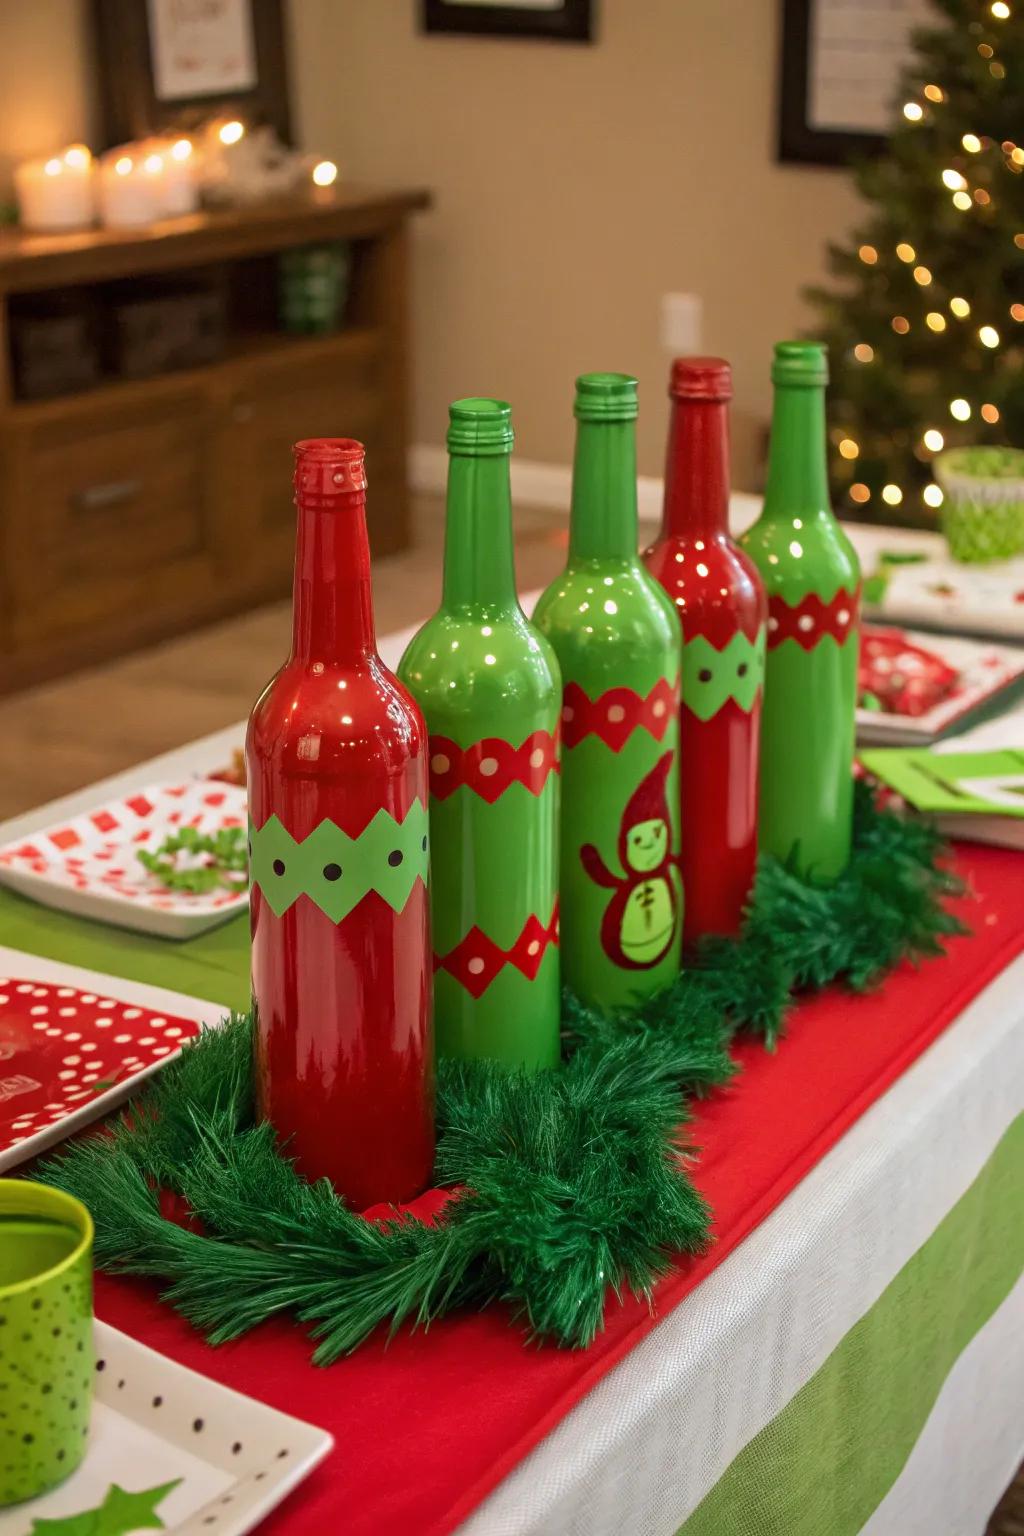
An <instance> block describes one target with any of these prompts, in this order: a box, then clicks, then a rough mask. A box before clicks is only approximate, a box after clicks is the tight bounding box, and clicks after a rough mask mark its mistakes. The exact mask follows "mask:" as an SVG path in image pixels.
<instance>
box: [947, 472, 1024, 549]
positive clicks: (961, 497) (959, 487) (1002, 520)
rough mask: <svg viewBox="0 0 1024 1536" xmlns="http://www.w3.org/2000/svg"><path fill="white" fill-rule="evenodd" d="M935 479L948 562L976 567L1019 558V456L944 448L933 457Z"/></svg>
mask: <svg viewBox="0 0 1024 1536" xmlns="http://www.w3.org/2000/svg"><path fill="white" fill-rule="evenodd" d="M935 478H936V479H937V480H938V482H939V484H940V485H941V487H942V497H943V500H942V531H943V533H944V534H945V536H946V543H947V544H948V545H949V552H950V554H951V555H952V556H953V559H954V560H961V561H964V562H966V563H969V564H981V563H982V562H984V561H988V560H1009V559H1010V558H1011V557H1012V556H1013V555H1019V554H1024V452H1022V451H1021V450H1020V449H1019V448H981V447H977V448H950V449H949V450H948V451H947V452H946V453H940V454H939V455H938V457H937V458H936V460H935Z"/></svg>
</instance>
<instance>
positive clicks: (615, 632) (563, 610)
mask: <svg viewBox="0 0 1024 1536" xmlns="http://www.w3.org/2000/svg"><path fill="white" fill-rule="evenodd" d="M574 410H575V416H576V453H575V460H574V464H573V488H572V517H571V522H570V528H569V558H568V563H567V565H566V568H565V570H564V571H563V573H562V575H561V576H559V577H558V578H557V580H556V581H554V582H552V584H551V586H550V587H548V589H547V591H546V592H545V593H544V595H543V596H542V597H541V599H540V601H539V603H538V604H537V608H536V611H535V613H534V615H533V619H534V623H535V624H536V625H537V627H538V628H539V629H540V630H542V631H543V633H544V634H545V635H547V637H548V639H549V640H550V641H551V644H552V646H553V647H554V649H555V653H556V655H557V656H558V661H559V665H560V667H561V671H562V685H563V704H562V831H561V849H562V852H561V871H562V872H561V913H562V975H563V979H564V981H565V982H566V984H567V985H568V986H569V987H570V988H571V989H572V990H573V991H574V992H575V993H576V994H577V996H579V997H581V998H582V999H583V1000H584V1001H585V1002H587V1003H591V1004H593V1005H595V1006H597V1007H601V1008H609V1009H610V1008H622V1007H627V1006H629V1005H630V1004H632V1003H636V1002H639V1001H641V1000H643V999H644V998H647V997H650V996H651V995H652V994H653V993H655V992H658V991H660V990H661V988H662V987H664V986H666V985H667V984H668V983H669V982H670V981H672V979H673V978H674V976H675V975H676V973H677V972H678V970H679V956H680V949H681V943H682V907H683V890H682V884H681V881H680V877H679V805H678V795H679V788H678V786H679V780H678V708H679V651H680V646H679V626H678V623H677V622H676V618H675V615H674V613H673V610H672V604H671V603H670V602H669V601H668V599H667V598H666V596H665V593H664V592H663V591H662V590H661V588H660V587H659V586H658V584H657V582H655V581H654V580H653V579H652V578H651V577H650V576H649V575H648V574H647V572H646V571H645V570H644V567H643V565H642V563H641V561H640V556H639V554H638V552H637V505H636V415H637V390H636V380H635V379H633V378H630V377H629V376H628V375H627V374H621V373H585V374H583V375H582V377H581V378H579V379H577V380H576V403H575V408H574Z"/></svg>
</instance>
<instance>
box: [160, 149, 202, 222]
mask: <svg viewBox="0 0 1024 1536" xmlns="http://www.w3.org/2000/svg"><path fill="white" fill-rule="evenodd" d="M163 162H164V181H163V204H164V213H165V214H166V215H167V217H168V218H175V217H178V216H180V215H181V214H183V213H195V211H196V209H197V208H198V207H199V183H198V179H197V176H196V155H195V152H194V150H193V148H192V141H191V139H175V140H174V142H173V143H171V142H170V141H168V143H167V146H166V149H165V150H164V151H163Z"/></svg>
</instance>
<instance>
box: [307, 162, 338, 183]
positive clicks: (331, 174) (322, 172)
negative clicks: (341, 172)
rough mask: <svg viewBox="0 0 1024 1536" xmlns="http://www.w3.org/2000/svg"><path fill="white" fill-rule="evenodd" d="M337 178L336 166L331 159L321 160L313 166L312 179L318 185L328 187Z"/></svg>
mask: <svg viewBox="0 0 1024 1536" xmlns="http://www.w3.org/2000/svg"><path fill="white" fill-rule="evenodd" d="M337 179H338V167H337V166H336V165H335V163H334V161H333V160H321V161H320V163H319V164H318V165H314V167H313V180H314V181H315V182H316V184H317V186H318V187H330V186H332V185H333V184H334V182H336V181H337Z"/></svg>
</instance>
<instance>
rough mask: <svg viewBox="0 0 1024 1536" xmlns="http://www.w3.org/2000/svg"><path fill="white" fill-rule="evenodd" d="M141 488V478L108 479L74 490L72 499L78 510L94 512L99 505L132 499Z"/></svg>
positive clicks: (116, 504) (113, 505) (115, 504)
mask: <svg viewBox="0 0 1024 1536" xmlns="http://www.w3.org/2000/svg"><path fill="white" fill-rule="evenodd" d="M141 490H142V481H141V480H108V481H106V483H105V484H104V485H89V486H86V488H85V490H84V491H76V492H75V494H74V496H73V497H72V500H73V502H74V504H75V506H76V507H77V508H78V510H79V511H80V512H95V511H97V509H98V508H100V507H116V506H118V505H119V503H121V502H123V501H134V499H135V497H136V496H137V495H138V494H139V492H140V491H141Z"/></svg>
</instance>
